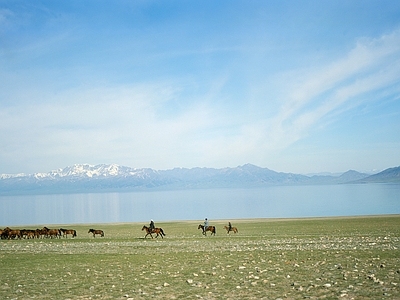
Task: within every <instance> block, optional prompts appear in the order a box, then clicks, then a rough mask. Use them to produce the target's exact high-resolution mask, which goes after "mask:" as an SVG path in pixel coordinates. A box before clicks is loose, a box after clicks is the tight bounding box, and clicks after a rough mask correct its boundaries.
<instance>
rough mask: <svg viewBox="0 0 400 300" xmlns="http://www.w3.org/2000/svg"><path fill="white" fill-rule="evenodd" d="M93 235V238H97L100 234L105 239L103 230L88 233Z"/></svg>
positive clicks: (93, 230) (90, 230) (91, 230)
mask: <svg viewBox="0 0 400 300" xmlns="http://www.w3.org/2000/svg"><path fill="white" fill-rule="evenodd" d="M90 232H91V233H93V237H96V234H99V235H100V236H101V237H104V231H103V230H95V229H89V231H88V233H90Z"/></svg>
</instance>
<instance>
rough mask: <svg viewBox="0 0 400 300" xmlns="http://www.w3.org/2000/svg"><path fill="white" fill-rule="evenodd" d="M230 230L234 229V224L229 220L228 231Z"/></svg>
mask: <svg viewBox="0 0 400 300" xmlns="http://www.w3.org/2000/svg"><path fill="white" fill-rule="evenodd" d="M229 231H232V224H231V222H228V232H229Z"/></svg>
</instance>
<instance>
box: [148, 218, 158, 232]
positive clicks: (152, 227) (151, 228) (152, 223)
mask: <svg viewBox="0 0 400 300" xmlns="http://www.w3.org/2000/svg"><path fill="white" fill-rule="evenodd" d="M155 228H156V226H155V225H154V221H153V219H151V220H150V225H149V229H150V232H153V230H154V229H155Z"/></svg>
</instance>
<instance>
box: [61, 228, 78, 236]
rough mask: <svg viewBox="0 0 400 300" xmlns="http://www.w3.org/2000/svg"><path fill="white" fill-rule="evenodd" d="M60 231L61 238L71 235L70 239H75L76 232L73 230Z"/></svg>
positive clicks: (62, 229)
mask: <svg viewBox="0 0 400 300" xmlns="http://www.w3.org/2000/svg"><path fill="white" fill-rule="evenodd" d="M60 231H61V232H62V234H63V236H64V237H65V238H68V234H71V235H72V237H76V230H74V229H64V228H60Z"/></svg>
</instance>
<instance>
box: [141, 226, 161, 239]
mask: <svg viewBox="0 0 400 300" xmlns="http://www.w3.org/2000/svg"><path fill="white" fill-rule="evenodd" d="M142 230H146V235H145V236H144V238H146V237H147V236H148V235H149V234H150V236H151V238H153V235H152V233H156V234H157V235H156V238H157V237H158V236H159V235H160V236H161V238H163V236H165V233H164V231H163V230H162V228H154V229H153V230H151V229H150V227H147V226H146V225H144V226H143V227H142Z"/></svg>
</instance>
